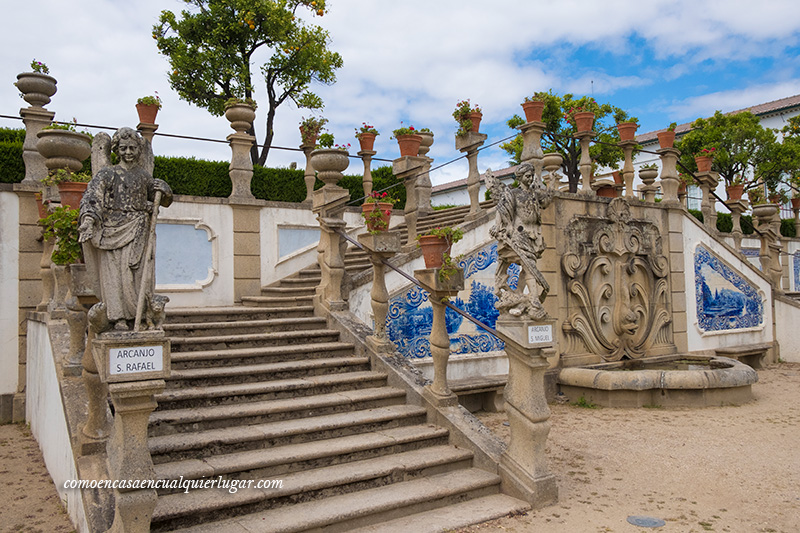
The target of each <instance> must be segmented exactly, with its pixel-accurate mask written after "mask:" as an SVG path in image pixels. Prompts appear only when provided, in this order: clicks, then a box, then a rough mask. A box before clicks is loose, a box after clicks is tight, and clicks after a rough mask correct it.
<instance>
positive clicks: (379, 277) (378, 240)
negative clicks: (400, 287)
mask: <svg viewBox="0 0 800 533" xmlns="http://www.w3.org/2000/svg"><path fill="white" fill-rule="evenodd" d="M358 242H360V243H361V244H362V245H363V246H364V248H366V249H367V253H368V254H369V259H370V262H371V263H372V271H373V278H372V292H370V297H371V298H372V316H373V319H374V321H375V326H374V329H373V333H372V335H370V336H369V337H367V346H369V347H370V348H371V349H372V350H373V351H375V352H378V353H391V352H393V351H394V344H393V343H392V342H391V341H390V340H389V338H388V337H387V336H386V316H387V315H388V314H389V291H388V290H386V266H385V265H384V264H383V261H384V260H386V259H390V258H391V257H392V256H393V255H395V254H396V253H398V252H399V251H400V247H401V246H400V233H398V232H394V231H392V232H380V233H376V234H370V233H362V234H361V235H359V236H358Z"/></svg>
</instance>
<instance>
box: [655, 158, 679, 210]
mask: <svg viewBox="0 0 800 533" xmlns="http://www.w3.org/2000/svg"><path fill="white" fill-rule="evenodd" d="M656 153H657V154H658V155H659V156H660V157H661V202H662V203H663V204H664V205H672V206H680V200H679V199H678V187H679V186H680V179H679V178H678V157H679V156H680V154H681V153H680V151H679V150H678V149H677V148H661V149H660V150H657V151H656Z"/></svg>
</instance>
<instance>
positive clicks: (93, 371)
mask: <svg viewBox="0 0 800 533" xmlns="http://www.w3.org/2000/svg"><path fill="white" fill-rule="evenodd" d="M96 335H97V334H96V332H95V331H94V329H93V328H92V327H89V334H88V337H87V339H86V349H85V351H84V353H83V359H81V364H82V366H83V372H82V374H81V376H82V379H83V386H84V387H85V388H86V398H87V405H86V423H85V424H84V425H83V427H82V428H81V434H80V436H79V437H78V444H79V449H80V454H81V455H91V454H95V453H99V452H101V451H102V450H103V449H105V445H106V441H107V439H108V425H109V415H110V411H109V410H108V402H107V398H108V385H107V384H106V383H104V382H103V381H102V380H101V379H100V373H99V372H98V369H97V364H96V363H95V360H94V357H93V353H92V346H93V345H94V339H95V338H96Z"/></svg>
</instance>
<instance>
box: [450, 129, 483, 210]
mask: <svg viewBox="0 0 800 533" xmlns="http://www.w3.org/2000/svg"><path fill="white" fill-rule="evenodd" d="M487 138H488V135H486V134H485V133H478V132H474V131H470V132H467V133H466V134H464V135H456V150H458V151H459V152H461V153H464V154H467V163H468V165H469V174H467V193H469V213H467V216H466V220H467V221H471V220H475V219H477V218H479V217H480V216H481V206H480V198H479V196H480V191H481V181H480V178H481V176H480V173H479V172H478V149H479V148H480V147H481V146H483V143H484V142H485V141H486V139H487Z"/></svg>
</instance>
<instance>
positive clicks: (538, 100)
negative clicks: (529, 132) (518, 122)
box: [521, 91, 548, 122]
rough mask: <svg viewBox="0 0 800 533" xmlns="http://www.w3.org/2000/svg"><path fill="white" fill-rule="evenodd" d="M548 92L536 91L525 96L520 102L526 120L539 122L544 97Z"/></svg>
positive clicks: (542, 110)
mask: <svg viewBox="0 0 800 533" xmlns="http://www.w3.org/2000/svg"><path fill="white" fill-rule="evenodd" d="M547 94H548V93H545V92H541V91H537V92H535V93H533V96H526V97H525V101H524V102H522V104H521V105H522V111H523V112H524V113H525V120H526V121H528V122H541V121H542V115H543V114H544V106H545V97H546V96H547Z"/></svg>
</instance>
